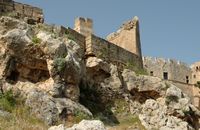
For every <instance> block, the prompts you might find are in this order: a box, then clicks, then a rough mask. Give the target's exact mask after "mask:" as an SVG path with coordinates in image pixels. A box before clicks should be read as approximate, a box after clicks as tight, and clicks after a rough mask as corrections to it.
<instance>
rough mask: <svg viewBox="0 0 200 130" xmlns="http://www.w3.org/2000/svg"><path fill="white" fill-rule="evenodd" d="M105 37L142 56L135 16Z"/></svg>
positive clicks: (137, 20) (137, 23) (137, 21)
mask: <svg viewBox="0 0 200 130" xmlns="http://www.w3.org/2000/svg"><path fill="white" fill-rule="evenodd" d="M107 39H108V41H110V42H112V43H114V44H116V45H118V46H120V47H122V48H124V49H126V50H128V51H130V52H132V53H134V54H136V55H137V56H139V57H140V58H142V53H141V45H140V34H139V19H138V17H137V16H136V17H134V18H133V19H132V20H130V21H127V22H126V23H124V24H123V25H122V26H121V28H120V29H119V30H118V31H117V32H115V33H112V34H110V35H108V36H107Z"/></svg>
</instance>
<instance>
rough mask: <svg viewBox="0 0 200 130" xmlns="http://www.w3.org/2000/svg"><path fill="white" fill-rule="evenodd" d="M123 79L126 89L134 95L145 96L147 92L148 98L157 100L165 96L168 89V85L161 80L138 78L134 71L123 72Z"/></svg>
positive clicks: (141, 76)
mask: <svg viewBox="0 0 200 130" xmlns="http://www.w3.org/2000/svg"><path fill="white" fill-rule="evenodd" d="M122 77H123V81H124V84H125V87H126V88H127V90H128V91H130V93H131V94H132V95H135V94H140V95H143V96H144V95H145V92H146V94H147V95H148V97H151V98H153V99H156V98H158V97H161V96H164V95H165V91H166V89H167V87H168V85H167V83H166V82H165V81H162V80H161V79H160V78H157V77H152V76H146V75H139V76H137V75H136V74H135V73H134V72H133V71H131V70H128V69H125V70H123V72H122ZM147 92H148V93H147ZM136 96H137V95H136Z"/></svg>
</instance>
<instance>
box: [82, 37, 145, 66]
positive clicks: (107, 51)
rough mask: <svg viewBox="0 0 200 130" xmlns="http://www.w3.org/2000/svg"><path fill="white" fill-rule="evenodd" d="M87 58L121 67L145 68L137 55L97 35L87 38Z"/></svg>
mask: <svg viewBox="0 0 200 130" xmlns="http://www.w3.org/2000/svg"><path fill="white" fill-rule="evenodd" d="M86 56H96V57H99V58H103V59H105V60H106V61H109V62H112V63H114V64H117V65H118V66H121V67H123V66H126V65H127V64H132V65H134V66H136V67H137V68H143V65H142V60H141V58H140V57H138V56H137V55H136V54H134V53H131V52H129V51H127V50H125V49H124V48H122V47H119V46H117V45H115V44H113V43H111V42H108V41H106V40H104V39H102V38H99V37H97V36H95V35H91V36H88V37H87V38H86Z"/></svg>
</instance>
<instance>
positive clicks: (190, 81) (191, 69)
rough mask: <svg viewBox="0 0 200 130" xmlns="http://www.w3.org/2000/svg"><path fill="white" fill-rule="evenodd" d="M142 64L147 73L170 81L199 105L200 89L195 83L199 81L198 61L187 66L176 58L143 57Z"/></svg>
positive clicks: (199, 68) (199, 63)
mask: <svg viewBox="0 0 200 130" xmlns="http://www.w3.org/2000/svg"><path fill="white" fill-rule="evenodd" d="M143 65H144V68H145V69H146V70H147V72H148V74H149V75H151V76H155V77H159V78H161V79H164V80H169V81H171V82H172V83H173V84H174V85H175V86H177V87H179V88H180V89H181V90H182V91H183V92H184V93H186V94H187V95H188V96H189V97H190V99H191V101H192V102H193V104H194V105H195V106H196V107H200V89H199V88H198V87H196V85H195V84H196V83H197V82H198V81H200V62H197V63H194V64H193V65H191V66H188V65H187V64H185V63H183V62H180V61H176V60H171V59H168V60H165V59H163V58H152V57H143Z"/></svg>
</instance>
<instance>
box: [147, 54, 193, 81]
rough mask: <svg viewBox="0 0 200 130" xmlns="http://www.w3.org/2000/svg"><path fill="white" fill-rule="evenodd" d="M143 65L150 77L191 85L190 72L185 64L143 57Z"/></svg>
mask: <svg viewBox="0 0 200 130" xmlns="http://www.w3.org/2000/svg"><path fill="white" fill-rule="evenodd" d="M143 64H144V68H145V69H146V70H147V72H148V73H149V75H151V76H156V77H159V78H161V79H166V80H171V81H176V82H181V83H186V84H192V71H191V69H190V67H189V66H188V65H187V64H185V63H182V62H179V61H176V60H172V59H168V60H165V59H163V58H152V57H143Z"/></svg>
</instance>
